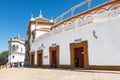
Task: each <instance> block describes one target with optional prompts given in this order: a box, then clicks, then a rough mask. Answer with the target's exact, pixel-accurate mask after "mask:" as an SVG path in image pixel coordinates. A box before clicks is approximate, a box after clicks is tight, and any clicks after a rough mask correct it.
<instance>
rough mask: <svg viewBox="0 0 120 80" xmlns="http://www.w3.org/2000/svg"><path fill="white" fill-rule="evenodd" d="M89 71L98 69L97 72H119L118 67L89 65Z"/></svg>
mask: <svg viewBox="0 0 120 80" xmlns="http://www.w3.org/2000/svg"><path fill="white" fill-rule="evenodd" d="M89 69H98V70H120V66H105V65H104V66H97V65H90V66H89Z"/></svg>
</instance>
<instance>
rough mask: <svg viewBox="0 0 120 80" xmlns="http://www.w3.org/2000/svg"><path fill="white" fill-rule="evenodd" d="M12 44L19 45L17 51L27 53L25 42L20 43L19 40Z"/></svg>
mask: <svg viewBox="0 0 120 80" xmlns="http://www.w3.org/2000/svg"><path fill="white" fill-rule="evenodd" d="M11 45H18V46H19V47H18V49H17V52H18V53H24V54H25V46H24V44H20V43H18V42H12V43H11ZM21 48H22V51H21Z"/></svg>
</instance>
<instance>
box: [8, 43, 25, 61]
mask: <svg viewBox="0 0 120 80" xmlns="http://www.w3.org/2000/svg"><path fill="white" fill-rule="evenodd" d="M24 43H25V42H24ZM9 44H10V45H11V46H13V45H18V49H17V51H12V50H11V51H9V56H8V62H17V61H22V62H24V60H25V46H24V44H21V43H19V42H9ZM10 45H9V46H10ZM11 48H12V47H11ZM21 48H22V50H21ZM13 56H14V58H13Z"/></svg>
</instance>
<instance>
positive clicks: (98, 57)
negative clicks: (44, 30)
mask: <svg viewBox="0 0 120 80" xmlns="http://www.w3.org/2000/svg"><path fill="white" fill-rule="evenodd" d="M93 31H95V32H96V36H97V37H98V39H96V38H95V37H94V36H93ZM119 34H120V18H113V19H109V20H105V21H100V22H95V23H92V24H88V25H84V26H81V27H79V28H75V29H73V30H69V31H66V32H62V33H60V34H57V35H53V36H50V37H48V38H44V39H42V40H40V39H39V38H38V39H37V40H36V41H35V42H34V43H32V44H31V50H33V51H37V50H39V47H40V45H41V44H44V46H45V48H43V56H44V55H48V59H44V60H43V64H49V47H50V46H51V45H52V44H54V43H56V44H57V45H59V46H60V54H59V56H60V58H59V59H60V60H59V61H60V62H59V63H60V64H66V65H70V49H69V48H70V47H69V46H70V45H69V44H70V43H73V42H74V40H75V39H79V38H81V39H82V41H84V40H87V41H88V57H89V65H115V66H119V65H120V62H119V60H120V45H119V44H120V37H119ZM36 60H37V59H36ZM36 60H35V64H36V63H37V61H36Z"/></svg>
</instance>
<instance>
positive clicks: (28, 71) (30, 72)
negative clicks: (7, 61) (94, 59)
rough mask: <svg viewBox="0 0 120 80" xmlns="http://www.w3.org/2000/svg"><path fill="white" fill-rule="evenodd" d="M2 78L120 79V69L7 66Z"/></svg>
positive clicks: (1, 71)
mask: <svg viewBox="0 0 120 80" xmlns="http://www.w3.org/2000/svg"><path fill="white" fill-rule="evenodd" d="M0 80H120V71H101V70H95V71H94V70H62V69H41V68H19V69H18V68H6V69H2V70H0Z"/></svg>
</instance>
